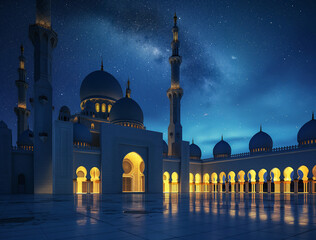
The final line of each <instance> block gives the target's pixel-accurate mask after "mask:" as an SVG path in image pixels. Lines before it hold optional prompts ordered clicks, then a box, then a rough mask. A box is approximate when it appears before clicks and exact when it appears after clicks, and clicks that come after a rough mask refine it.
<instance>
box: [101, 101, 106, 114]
mask: <svg viewBox="0 0 316 240" xmlns="http://www.w3.org/2000/svg"><path fill="white" fill-rule="evenodd" d="M105 109H106V105H105V103H102V112H103V113H104V112H105Z"/></svg>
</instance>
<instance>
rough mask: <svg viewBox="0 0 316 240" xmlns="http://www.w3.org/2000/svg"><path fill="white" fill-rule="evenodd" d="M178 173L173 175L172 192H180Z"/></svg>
mask: <svg viewBox="0 0 316 240" xmlns="http://www.w3.org/2000/svg"><path fill="white" fill-rule="evenodd" d="M178 179H179V177H178V173H176V172H173V173H172V174H171V192H178V191H179V189H178Z"/></svg>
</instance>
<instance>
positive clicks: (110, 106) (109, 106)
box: [108, 104, 112, 112]
mask: <svg viewBox="0 0 316 240" xmlns="http://www.w3.org/2000/svg"><path fill="white" fill-rule="evenodd" d="M111 108H112V105H111V104H109V105H108V112H110V111H111Z"/></svg>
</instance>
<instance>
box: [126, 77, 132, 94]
mask: <svg viewBox="0 0 316 240" xmlns="http://www.w3.org/2000/svg"><path fill="white" fill-rule="evenodd" d="M129 84H130V81H129V78H128V80H127V88H126V97H127V98H131V89H130V88H129Z"/></svg>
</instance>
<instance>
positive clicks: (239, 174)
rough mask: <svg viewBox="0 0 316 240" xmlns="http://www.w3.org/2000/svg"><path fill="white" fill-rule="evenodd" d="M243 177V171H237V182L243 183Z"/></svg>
mask: <svg viewBox="0 0 316 240" xmlns="http://www.w3.org/2000/svg"><path fill="white" fill-rule="evenodd" d="M245 175H246V173H245V172H244V171H243V170H241V171H239V172H238V174H237V178H238V182H241V183H243V182H245Z"/></svg>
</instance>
